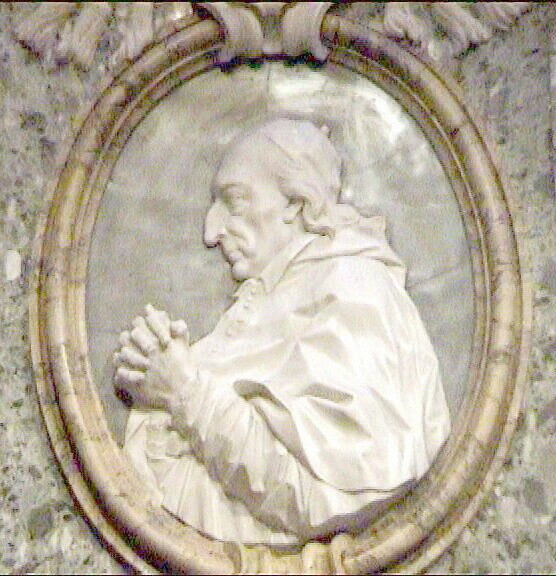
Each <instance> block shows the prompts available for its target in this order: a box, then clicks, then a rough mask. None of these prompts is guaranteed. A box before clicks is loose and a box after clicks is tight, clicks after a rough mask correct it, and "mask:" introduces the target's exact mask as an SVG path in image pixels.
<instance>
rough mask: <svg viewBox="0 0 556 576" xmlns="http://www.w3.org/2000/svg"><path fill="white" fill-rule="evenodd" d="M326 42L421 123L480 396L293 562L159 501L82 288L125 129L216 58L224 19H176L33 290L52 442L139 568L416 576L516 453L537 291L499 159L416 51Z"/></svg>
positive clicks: (87, 150) (49, 227)
mask: <svg viewBox="0 0 556 576" xmlns="http://www.w3.org/2000/svg"><path fill="white" fill-rule="evenodd" d="M321 33H322V37H323V39H324V42H326V43H327V46H328V47H330V49H331V53H330V59H331V60H332V62H333V63H334V64H335V65H338V66H343V67H345V68H346V69H349V70H353V71H356V72H358V73H360V74H362V75H364V76H366V77H367V78H368V79H369V81H371V82H373V83H375V84H377V85H378V86H379V87H381V88H382V89H384V90H386V91H387V92H388V93H389V94H391V95H392V96H394V97H395V98H396V99H397V100H398V101H399V102H400V103H401V104H402V106H403V107H404V108H405V109H406V110H407V111H408V113H410V114H411V115H412V117H413V118H414V119H415V120H416V121H417V123H418V124H419V126H420V128H421V129H422V130H423V131H424V132H425V134H426V135H427V137H428V138H429V140H430V141H431V143H432V144H433V146H434V149H435V151H436V153H437V155H438V158H439V160H440V161H441V162H442V165H443V167H444V169H445V170H446V173H447V175H448V177H449V179H450V182H451V184H452V186H453V190H454V194H455V195H456V197H457V198H458V200H459V202H460V206H461V210H462V218H463V221H464V225H465V227H466V230H467V238H468V241H469V243H470V245H471V247H472V248H473V250H472V251H471V254H472V264H473V269H474V279H475V282H476V285H475V298H476V300H475V301H476V332H475V339H474V344H473V361H472V364H471V367H470V386H471V388H470V390H471V393H470V394H469V395H468V396H467V398H466V402H465V405H464V406H463V408H462V410H461V412H460V415H459V419H458V426H457V428H456V429H454V433H453V434H452V435H451V437H450V439H449V441H448V444H447V445H446V447H445V449H444V450H443V452H442V454H441V456H440V457H439V458H438V459H437V460H436V461H435V463H434V467H433V468H432V469H431V471H430V473H429V474H427V476H426V477H425V478H424V479H423V480H422V481H421V482H419V485H418V486H417V487H416V488H415V489H414V490H412V492H411V494H409V495H408V496H407V497H406V498H404V499H403V500H402V501H400V502H399V503H398V504H397V505H396V506H393V507H392V508H390V509H388V510H387V511H386V512H385V513H384V514H383V515H382V516H380V517H379V518H377V519H376V521H373V522H372V524H371V525H369V526H368V527H367V528H366V529H365V530H364V531H363V532H361V533H358V534H339V535H337V536H335V537H334V538H332V540H331V541H330V542H328V543H323V542H316V541H315V542H309V543H307V544H306V545H305V546H304V547H303V548H302V550H301V551H291V552H287V553H285V552H281V551H277V550H274V549H272V548H270V547H265V546H243V545H235V544H226V543H223V542H219V541H215V540H211V539H208V538H205V537H203V536H202V535H201V534H199V533H197V532H195V531H194V530H192V529H191V528H189V527H188V526H186V525H185V524H183V523H181V522H179V521H178V520H177V519H176V518H175V517H174V516H172V515H170V514H169V513H167V512H165V510H164V509H162V508H161V507H160V506H159V505H158V504H157V503H156V502H155V501H154V500H153V498H152V494H151V493H150V492H149V491H148V490H147V489H146V487H145V485H144V483H142V482H140V481H139V479H138V478H137V476H136V474H135V473H134V472H133V470H132V469H131V468H130V466H129V462H128V461H127V460H126V459H125V458H124V457H123V455H122V453H121V450H120V448H119V447H118V446H117V444H116V442H115V440H114V438H113V436H112V435H111V433H110V430H109V428H108V423H107V421H106V419H105V416H104V412H103V408H102V404H101V400H100V398H99V395H98V386H97V383H96V382H95V381H94V379H93V376H92V372H91V370H90V361H89V358H88V340H87V338H88V336H87V322H86V302H87V299H86V293H87V286H86V279H87V265H88V253H89V248H90V243H91V239H92V233H93V229H94V223H95V221H96V219H97V213H98V210H99V206H100V202H101V200H102V195H103V192H104V189H105V186H106V184H107V181H108V178H109V177H110V174H111V173H112V168H113V165H114V163H115V162H116V161H117V158H118V155H119V154H120V152H121V150H122V148H123V147H124V146H125V143H126V142H127V140H128V137H129V135H130V134H131V132H132V131H133V130H134V129H135V127H136V125H137V124H138V123H139V122H140V121H141V119H142V118H143V117H144V116H145V115H146V114H147V113H148V112H149V111H150V110H151V109H152V108H153V107H154V106H156V104H157V102H158V101H159V100H160V99H162V98H164V97H165V96H166V95H167V94H168V93H170V92H171V91H172V90H173V89H174V88H175V87H176V86H179V85H181V84H182V83H184V82H187V81H188V79H190V78H193V77H196V76H197V75H198V74H200V73H203V72H204V71H209V70H212V69H213V67H214V66H218V65H219V62H217V60H216V55H217V50H219V49H221V47H222V33H221V29H220V27H219V26H218V25H217V23H216V22H215V21H214V20H213V19H211V18H207V19H205V20H202V21H199V22H197V23H195V24H193V25H190V26H188V25H183V28H182V29H178V30H177V31H176V32H175V33H174V34H172V36H171V37H169V39H166V40H165V41H163V42H159V43H157V44H156V45H155V46H153V47H152V48H150V49H149V50H147V51H146V52H145V54H143V55H142V56H141V57H140V58H139V59H138V60H137V61H136V62H134V63H133V64H132V65H131V66H129V67H127V68H126V69H125V70H123V71H122V72H121V73H120V74H119V75H118V76H116V77H115V78H114V79H113V80H112V81H111V83H110V84H108V85H107V86H106V87H105V88H106V89H105V90H104V91H103V92H102V94H101V95H100V97H99V99H98V100H97V101H96V103H95V104H94V106H93V107H92V108H91V111H90V113H89V115H88V116H86V117H85V118H84V121H83V124H82V127H81V129H80V131H79V134H78V135H77V136H76V138H75V141H74V142H72V143H71V145H70V147H69V148H68V151H67V156H66V158H65V159H64V161H63V162H62V163H61V164H60V174H59V178H58V180H57V181H56V182H55V183H54V184H53V187H52V189H51V196H50V200H51V204H50V208H49V210H48V213H47V214H45V219H44V221H43V222H42V224H41V225H40V227H39V232H38V236H37V240H36V251H35V262H36V267H35V270H34V275H33V281H32V288H31V302H30V330H31V344H32V354H33V361H34V366H35V373H36V380H37V388H38V394H39V400H40V403H41V407H42V410H43V414H44V418H45V421H46V426H47V428H48V431H49V434H50V437H51V439H52V444H53V448H54V450H55V452H56V455H57V457H58V459H59V461H60V464H61V466H62V469H63V471H64V473H65V475H66V477H67V480H68V482H69V484H70V485H71V488H72V491H73V493H74V494H75V496H76V498H77V500H78V501H79V503H80V506H81V508H82V510H84V512H85V514H86V515H87V516H88V518H89V520H90V522H91V523H92V525H94V526H95V527H96V529H97V530H98V532H99V533H100V534H101V535H102V536H103V538H104V539H105V540H106V541H107V542H108V543H109V544H110V545H111V547H112V549H113V550H115V551H117V553H118V554H119V555H120V556H121V557H122V558H123V559H124V560H125V561H126V562H127V564H128V565H129V566H131V567H133V568H134V569H136V570H137V571H143V572H152V569H153V566H154V567H156V568H158V569H162V570H169V571H172V572H191V571H193V572H197V573H207V572H210V573H223V572H231V571H233V570H236V571H239V572H242V573H254V572H261V573H276V572H281V573H311V572H312V573H331V572H336V573H370V572H373V573H374V572H378V571H393V572H396V573H416V572H419V571H422V570H423V569H424V568H425V567H426V566H427V565H428V564H429V563H430V562H431V561H433V560H434V559H435V558H436V557H438V555H439V554H441V553H442V552H443V551H444V550H445V549H446V547H447V546H449V545H450V544H451V543H452V542H453V541H454V540H455V539H456V538H457V536H458V535H459V534H460V532H461V530H462V529H463V527H464V526H465V525H466V524H467V523H468V522H469V521H470V519H471V518H472V517H473V516H474V515H475V514H476V512H477V510H478V509H479V506H480V504H481V503H482V501H483V500H484V498H485V495H486V494H487V493H488V492H489V490H490V489H491V488H492V484H493V482H494V479H495V477H496V475H497V473H498V472H499V471H500V469H501V467H502V465H503V463H504V460H505V458H506V457H507V452H508V449H509V442H510V439H511V437H512V434H513V431H514V429H515V426H516V423H517V419H518V414H519V409H520V405H521V400H522V396H523V392H524V386H525V375H526V365H527V356H528V348H529V342H530V333H531V291H530V278H529V273H528V265H527V261H526V259H524V256H523V253H522V252H521V249H520V247H519V245H518V235H519V233H520V230H519V226H518V223H516V222H515V221H513V220H512V217H511V211H510V206H508V197H507V195H506V194H505V193H504V191H503V190H502V188H501V182H500V178H499V176H498V173H497V170H496V168H495V166H494V164H493V162H492V159H491V155H490V153H489V151H488V149H487V148H486V147H485V145H484V143H483V142H484V140H483V138H482V137H481V135H480V132H479V130H478V128H477V127H476V124H475V122H474V121H473V119H472V118H471V117H470V116H469V114H468V112H467V110H466V108H465V107H464V106H462V104H461V103H460V101H459V99H458V97H457V92H458V90H457V87H454V86H452V85H448V84H446V83H445V81H444V80H443V79H442V78H441V77H440V76H439V75H437V74H436V73H435V72H433V71H432V70H431V69H430V68H429V67H428V66H427V65H426V64H424V63H423V62H421V61H420V60H419V59H418V58H417V57H415V56H414V55H412V54H410V53H409V52H408V51H405V50H402V49H401V48H400V47H399V46H397V45H395V44H394V43H393V42H390V41H388V40H387V39H386V38H385V37H384V35H382V34H379V33H376V32H373V31H372V30H369V29H368V28H365V27H363V26H358V25H356V24H353V23H352V22H349V21H347V20H346V19H345V18H341V17H338V16H335V15H333V14H327V15H326V17H325V18H324V22H323V25H322V32H321ZM400 70H403V76H402V75H401V74H400V73H399V71H400ZM425 102H426V106H425V104H424V103H425Z"/></svg>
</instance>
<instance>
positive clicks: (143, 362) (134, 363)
mask: <svg viewBox="0 0 556 576" xmlns="http://www.w3.org/2000/svg"><path fill="white" fill-rule="evenodd" d="M114 362H115V364H117V365H118V364H127V365H128V366H129V367H130V368H134V369H136V370H148V369H149V367H150V365H151V362H150V360H149V359H148V358H147V357H145V356H143V354H140V353H139V352H137V350H135V349H133V348H131V347H130V346H124V347H123V348H122V349H121V350H120V352H116V354H114Z"/></svg>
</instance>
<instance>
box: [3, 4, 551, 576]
mask: <svg viewBox="0 0 556 576" xmlns="http://www.w3.org/2000/svg"><path fill="white" fill-rule="evenodd" d="M12 16H13V14H12V7H10V6H9V5H6V4H3V3H2V4H0V223H1V224H0V264H1V266H2V268H1V269H0V286H1V290H0V394H1V402H0V466H1V469H2V474H1V475H0V534H1V537H0V572H2V573H18V574H20V573H29V572H36V573H90V574H102V573H115V572H121V571H122V568H121V567H120V565H119V564H118V563H117V562H116V561H115V560H113V558H112V556H111V555H110V553H109V552H108V551H106V550H105V549H104V548H103V547H102V545H101V544H100V543H99V541H98V540H97V538H96V537H95V535H94V534H93V532H92V531H91V529H90V528H89V527H88V526H87V524H86V522H85V521H84V520H83V518H82V517H81V515H80V513H79V510H78V509H77V507H76V505H75V504H74V502H73V501H72V498H71V496H70V495H69V493H68V490H67V488H66V486H65V483H64V480H63V478H62V476H61V474H60V472H59V470H58V468H57V465H56V462H55V459H54V457H53V455H52V452H51V450H50V446H49V442H48V438H47V435H46V431H45V428H44V425H43V422H42V418H41V415H40V412H39V409H38V404H37V398H36V393H35V389H34V382H33V374H32V369H31V363H30V352H29V343H28V337H27V309H28V304H27V299H28V281H29V274H30V270H31V268H32V261H31V247H32V241H33V238H34V235H35V227H36V223H37V217H38V215H39V213H40V211H41V210H42V209H43V208H44V206H43V197H44V190H45V186H46V184H47V182H49V180H50V179H51V178H52V177H53V175H54V170H55V158H56V155H57V153H58V151H59V150H60V147H61V142H62V141H63V139H64V138H66V137H68V136H70V135H71V134H72V132H73V130H74V129H75V125H74V115H75V113H76V111H77V110H78V109H79V108H80V107H81V106H83V105H85V104H86V103H87V102H90V101H91V99H92V98H94V97H95V95H96V90H97V86H98V80H99V78H100V77H101V76H102V73H103V67H104V58H105V56H104V55H103V54H102V53H101V54H100V56H99V58H98V61H97V66H96V67H95V68H94V69H93V71H92V72H89V73H87V74H82V73H80V72H78V71H76V70H75V69H73V68H71V67H66V68H62V69H54V70H50V71H48V70H46V69H45V68H44V67H43V66H42V65H41V64H40V63H39V62H38V61H37V59H36V58H35V57H34V56H32V55H30V54H29V53H28V52H27V51H26V50H25V49H23V48H22V47H21V46H20V45H19V44H18V43H17V42H16V41H15V40H14V37H13V34H12V29H13V28H12ZM555 18H556V6H552V5H550V4H545V5H536V6H535V7H534V9H533V10H532V11H531V12H530V13H529V14H527V15H525V16H524V17H523V18H522V19H521V23H520V27H519V28H513V29H512V30H511V31H509V32H506V33H500V34H498V35H497V36H496V37H495V38H494V39H493V40H492V41H491V42H490V43H489V44H487V45H483V46H481V47H479V48H477V49H475V50H472V51H470V52H468V53H467V54H466V55H464V56H463V57H462V58H461V59H460V60H459V61H457V62H456V65H455V73H456V75H457V76H458V78H459V80H460V81H461V85H462V88H463V92H464V95H465V98H466V101H467V103H468V104H469V106H470V107H471V108H472V109H473V110H475V111H476V112H477V113H478V114H479V115H481V116H482V117H483V118H484V124H485V127H486V129H487V132H488V133H489V134H490V137H491V139H492V141H493V142H495V143H496V145H497V150H498V152H497V154H498V158H499V164H500V167H501V169H502V173H503V175H504V177H505V181H506V184H507V186H508V188H509V189H511V191H512V193H513V195H514V197H515V198H516V199H517V202H518V205H519V206H520V209H521V216H522V219H523V221H524V227H525V230H526V234H525V243H526V246H527V248H528V249H529V252H530V254H531V261H532V269H533V278H534V314H535V320H534V335H533V351H532V361H531V369H530V387H529V392H528V394H527V398H526V406H525V409H524V416H523V418H522V420H521V423H520V426H519V430H518V434H517V437H516V441H515V443H514V448H513V451H512V453H511V457H510V458H509V459H508V462H507V463H506V466H505V468H504V471H503V473H502V475H501V476H500V477H499V479H498V481H497V484H496V488H495V490H494V492H493V493H492V495H491V497H490V498H489V500H488V501H487V503H486V505H485V508H484V509H483V511H482V512H481V514H480V515H479V516H478V518H477V519H476V520H475V521H473V522H472V524H471V525H470V526H469V527H468V528H467V529H466V530H465V531H464V532H463V534H462V536H461V537H460V539H459V541H458V543H457V544H456V545H455V546H454V547H453V548H452V550H451V551H449V552H448V553H446V554H445V555H444V556H443V557H442V558H441V559H440V560H439V561H438V562H437V563H436V565H434V566H432V567H431V568H430V570H429V571H430V572H431V573H444V572H449V573H499V572H501V573H539V572H540V573H552V572H555V571H556V474H554V470H555V469H556V443H555V442H554V440H553V435H554V433H555V432H556V195H555V192H554V181H553V176H552V175H553V166H552V164H551V158H553V155H552V150H553V147H552V131H551V128H550V127H551V116H550V114H551V108H550V85H551V82H550V67H549V62H550V55H551V54H552V53H553V48H552V45H553V44H554V43H553V42H551V30H554V28H555V27H554V22H555ZM109 40H110V39H109V38H107V39H106V42H109Z"/></svg>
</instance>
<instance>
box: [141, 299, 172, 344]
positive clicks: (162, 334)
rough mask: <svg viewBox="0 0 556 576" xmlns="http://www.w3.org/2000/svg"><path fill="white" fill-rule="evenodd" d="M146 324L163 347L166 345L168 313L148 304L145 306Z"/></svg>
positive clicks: (168, 333)
mask: <svg viewBox="0 0 556 576" xmlns="http://www.w3.org/2000/svg"><path fill="white" fill-rule="evenodd" d="M145 312H146V314H147V315H146V316H145V318H146V321H147V326H148V327H149V328H150V329H151V330H152V332H153V334H154V335H155V336H156V337H157V338H158V339H159V340H160V344H161V345H162V347H163V348H166V346H168V343H169V342H170V339H171V337H170V318H169V316H168V314H167V313H166V312H164V311H162V310H156V309H155V308H154V307H153V306H151V305H150V304H147V305H146V306H145Z"/></svg>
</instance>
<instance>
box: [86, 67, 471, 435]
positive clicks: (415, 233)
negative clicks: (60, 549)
mask: <svg viewBox="0 0 556 576" xmlns="http://www.w3.org/2000/svg"><path fill="white" fill-rule="evenodd" d="M278 116H286V117H293V118H306V119H310V120H312V121H313V122H315V123H317V124H322V123H325V124H326V125H328V126H329V128H330V130H331V140H332V142H333V143H334V145H335V147H336V149H337V150H338V151H339V152H340V154H341V156H342V160H343V190H342V195H341V199H342V201H344V202H349V203H352V204H353V205H355V206H356V207H357V208H359V209H360V210H361V211H362V212H363V213H366V214H375V213H379V214H382V215H384V216H385V217H386V221H387V226H388V236H389V238H390V241H391V243H392V246H393V248H394V249H395V250H396V252H397V253H398V254H399V256H400V257H401V258H402V261H403V262H404V263H405V264H406V266H407V268H408V271H409V272H408V280H407V288H408V291H409V293H410V295H411V296H412V298H413V300H414V301H415V303H416V304H417V306H418V308H419V311H420V313H421V315H422V318H423V320H424V322H425V325H426V327H427V330H428V332H429V334H430V336H431V338H432V341H433V344H434V347H435V349H436V351H437V354H438V356H439V360H440V364H441V372H442V378H443V381H444V387H445V390H446V394H447V398H448V402H449V405H450V407H451V412H452V416H453V417H455V416H456V415H457V409H458V406H459V405H460V402H461V399H462V397H463V395H464V393H465V388H466V384H467V369H468V363H469V349H470V345H471V337H472V331H473V326H474V314H473V287H472V286H473V281H472V276H471V269H470V262H469V252H468V248H467V244H466V242H465V235H464V230H463V225H462V221H461V217H460V214H459V208H458V204H457V201H456V199H455V197H454V195H453V193H452V190H451V187H450V184H449V182H448V180H447V178H446V176H445V174H444V172H443V170H442V167H441V166H440V163H439V162H438V160H437V159H436V157H435V155H434V153H433V151H432V149H431V147H430V145H429V144H428V142H427V140H426V138H425V137H424V135H423V134H422V133H421V131H420V130H419V128H418V126H417V125H416V124H415V122H414V121H413V120H412V118H411V117H410V116H409V115H408V114H407V113H406V112H404V111H403V109H402V108H401V107H400V106H399V105H398V104H397V103H396V102H395V101H394V100H393V99H392V98H391V97H389V96H388V95H387V94H386V93H384V92H383V91H382V90H380V89H379V88H378V87H376V86H374V85H373V84H371V83H370V82H369V81H368V80H366V79H365V78H363V77H362V76H359V75H357V74H355V73H352V72H350V71H347V70H345V69H339V68H337V67H335V66H332V65H329V66H326V67H325V68H323V69H320V70H311V69H310V68H308V67H306V66H286V65H284V64H283V63H280V62H275V63H267V64H264V65H263V66H262V67H261V68H257V69H253V68H250V67H248V66H242V67H239V68H237V69H235V70H234V71H232V72H228V73H223V72H221V71H218V70H215V71H211V72H208V73H205V74H203V75H201V76H199V77H197V78H195V79H194V80H192V81H191V82H189V83H188V84H186V85H184V86H183V87H181V88H179V89H178V90H176V91H175V92H174V93H173V94H172V95H171V96H170V97H168V98H167V99H166V100H164V101H163V102H162V103H161V104H160V105H159V106H158V107H157V108H156V109H155V110H154V111H153V112H151V114H150V115H149V116H148V117H147V118H146V119H145V120H144V121H143V122H142V124H141V125H140V126H139V127H138V128H137V130H136V131H135V132H134V134H133V136H132V137H131V139H130V140H129V141H128V143H127V145H126V148H125V149H124V151H123V153H122V155H121V157H120V159H119V161H118V163H117V165H116V168H115V170H114V173H113V177H112V181H111V183H110V185H109V186H108V188H107V190H106V192H105V195H104V198H103V201H102V205H101V210H100V213H99V217H98V220H97V224H96V228H95V232H94V241H93V245H92V249H91V258H90V265H89V279H88V301H87V303H88V308H87V313H88V320H89V328H90V338H89V344H90V351H91V361H92V366H93V369H94V370H95V375H96V377H97V380H98V381H99V382H100V383H101V389H102V394H103V398H104V400H105V403H106V406H107V407H109V408H108V412H109V414H110V417H111V421H112V422H113V426H114V430H115V431H117V433H118V435H119V434H120V433H121V429H122V426H123V422H124V419H125V412H124V411H123V408H122V406H121V403H120V402H118V400H117V399H116V398H114V395H113V392H112V389H113V384H112V376H113V367H112V364H111V356H112V353H113V351H114V350H115V349H116V347H117V337H118V334H119V333H120V332H121V331H122V330H123V329H124V328H126V327H127V326H128V325H129V322H130V320H131V319H132V318H134V317H135V316H136V315H137V314H140V313H141V312H142V310H143V306H144V305H145V303H147V302H152V304H153V305H155V306H157V307H159V308H161V309H164V310H167V311H168V312H169V313H170V314H171V315H175V317H179V318H184V319H185V320H186V321H187V322H188V324H189V326H190V330H191V335H192V339H193V340H197V339H198V338H199V337H201V336H203V335H205V334H207V333H208V332H209V331H210V330H211V329H212V328H213V327H214V325H215V324H216V321H217V320H218V319H219V318H220V316H221V315H222V312H223V311H224V310H225V309H226V308H227V307H228V306H229V304H230V302H231V295H232V293H233V290H234V288H235V287H234V284H233V282H232V281H231V278H230V270H229V266H228V265H227V264H226V263H225V261H224V259H223V258H222V256H221V254H220V253H219V251H217V250H216V251H215V250H209V249H207V248H206V247H205V246H204V244H203V242H202V228H203V220H204V216H205V214H206V211H207V209H208V207H209V205H210V184H211V179H212V177H213V175H214V172H215V170H216V167H217V165H218V163H219V161H220V158H221V155H222V151H223V149H224V147H225V145H226V144H227V143H228V142H229V141H230V140H231V138H233V137H234V136H235V135H236V134H237V133H238V132H239V131H242V130H244V129H246V128H248V127H250V126H253V125H254V124H256V123H258V122H260V121H261V120H263V119H266V118H272V117H278ZM120 437H121V436H120Z"/></svg>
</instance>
